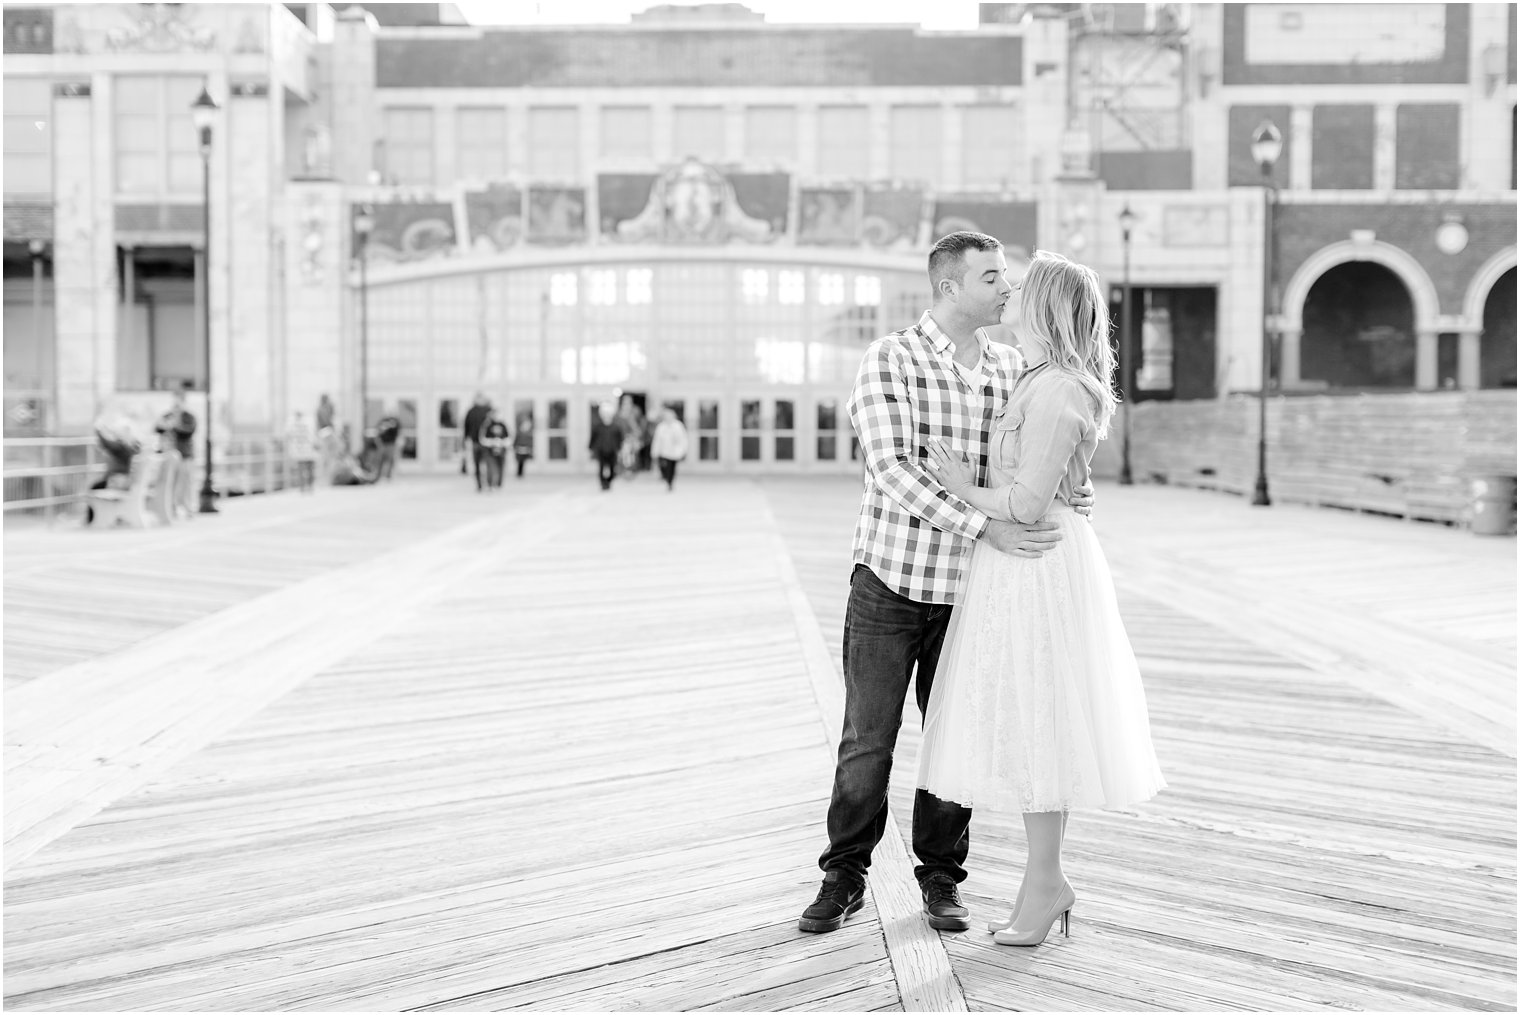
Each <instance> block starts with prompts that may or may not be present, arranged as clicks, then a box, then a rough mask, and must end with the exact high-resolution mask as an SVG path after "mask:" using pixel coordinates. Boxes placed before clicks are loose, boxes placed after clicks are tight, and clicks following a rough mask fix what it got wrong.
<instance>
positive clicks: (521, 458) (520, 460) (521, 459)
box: [517, 451, 533, 479]
mask: <svg viewBox="0 0 1520 1015" xmlns="http://www.w3.org/2000/svg"><path fill="white" fill-rule="evenodd" d="M532 457H533V456H532V455H531V454H527V455H525V454H523V453H522V452H521V451H519V452H517V478H518V479H522V470H523V466H524V465H526V464H527V461H528V459H530V458H532Z"/></svg>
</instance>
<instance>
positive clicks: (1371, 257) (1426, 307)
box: [1279, 240, 1441, 332]
mask: <svg viewBox="0 0 1520 1015" xmlns="http://www.w3.org/2000/svg"><path fill="white" fill-rule="evenodd" d="M1352 261H1372V262H1374V263H1377V264H1381V265H1382V266H1383V267H1385V268H1387V269H1388V270H1389V271H1391V272H1393V273H1394V274H1395V275H1397V276H1398V277H1399V280H1400V281H1402V282H1403V283H1404V287H1405V288H1406V289H1408V290H1409V297H1410V300H1411V302H1412V303H1413V304H1414V327H1415V330H1416V331H1417V332H1418V331H1434V330H1437V327H1438V324H1437V321H1438V318H1440V316H1441V299H1440V296H1439V294H1438V293H1437V292H1436V284H1435V283H1434V282H1432V281H1431V280H1430V276H1429V275H1428V274H1426V273H1425V267H1424V266H1423V265H1422V264H1420V262H1419V261H1417V260H1415V259H1414V256H1413V255H1411V254H1410V253H1408V252H1407V251H1404V250H1401V249H1399V248H1398V247H1395V246H1394V245H1393V244H1391V243H1384V242H1382V241H1381V240H1373V241H1371V242H1366V243H1363V242H1355V241H1352V240H1342V241H1341V242H1339V243H1332V244H1330V245H1329V246H1328V247H1321V248H1320V249H1319V250H1316V251H1315V252H1314V253H1313V254H1310V255H1309V256H1308V257H1307V258H1306V259H1305V260H1304V263H1303V264H1301V265H1299V266H1298V270H1297V271H1296V272H1294V273H1293V277H1292V278H1291V279H1290V280H1289V281H1288V284H1287V286H1286V287H1285V288H1284V289H1283V295H1282V307H1281V313H1280V314H1279V319H1280V321H1281V324H1282V327H1283V329H1284V330H1287V331H1302V330H1303V327H1304V304H1305V303H1306V302H1308V299H1309V290H1311V289H1313V288H1314V283H1316V282H1318V281H1319V280H1320V277H1321V276H1323V275H1324V274H1325V272H1327V271H1329V270H1330V269H1331V268H1335V267H1338V266H1339V265H1342V264H1347V263H1350V262H1352Z"/></svg>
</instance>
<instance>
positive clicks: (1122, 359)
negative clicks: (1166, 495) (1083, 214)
mask: <svg viewBox="0 0 1520 1015" xmlns="http://www.w3.org/2000/svg"><path fill="white" fill-rule="evenodd" d="M1134 228H1135V213H1134V212H1132V211H1130V209H1129V204H1128V203H1126V204H1125V205H1124V210H1123V211H1121V212H1120V213H1119V229H1120V230H1121V231H1122V233H1123V236H1124V288H1123V290H1122V294H1123V295H1122V296H1121V297H1120V302H1119V387H1120V388H1121V389H1122V390H1123V393H1124V419H1123V425H1122V439H1121V440H1120V456H1121V457H1120V465H1119V485H1120V486H1130V485H1132V484H1133V483H1134V482H1135V477H1134V476H1133V474H1131V472H1130V466H1129V417H1130V414H1131V413H1133V412H1134V411H1135V396H1134V387H1135V369H1134V362H1135V353H1134V339H1133V338H1132V337H1131V335H1130V331H1131V329H1130V309H1129V299H1130V297H1129V293H1130V287H1129V238H1130V233H1131V232H1132V231H1133V230H1134Z"/></svg>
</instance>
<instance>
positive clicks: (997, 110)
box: [961, 105, 1020, 187]
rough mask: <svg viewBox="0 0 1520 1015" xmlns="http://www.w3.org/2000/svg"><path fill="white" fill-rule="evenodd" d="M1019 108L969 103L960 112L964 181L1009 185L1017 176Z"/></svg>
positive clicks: (1001, 185) (993, 185)
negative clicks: (1015, 142) (1016, 148)
mask: <svg viewBox="0 0 1520 1015" xmlns="http://www.w3.org/2000/svg"><path fill="white" fill-rule="evenodd" d="M1019 126H1020V125H1019V121H1018V110H1017V107H1015V106H1011V105H1001V106H967V107H966V108H965V109H963V110H962V111H961V182H962V183H964V184H966V185H967V186H968V187H988V186H992V187H1006V186H1008V184H1009V182H1010V181H1011V180H1012V179H1013V177H1014V157H1015V151H1014V139H1015V138H1017V137H1019V136H1020V131H1019Z"/></svg>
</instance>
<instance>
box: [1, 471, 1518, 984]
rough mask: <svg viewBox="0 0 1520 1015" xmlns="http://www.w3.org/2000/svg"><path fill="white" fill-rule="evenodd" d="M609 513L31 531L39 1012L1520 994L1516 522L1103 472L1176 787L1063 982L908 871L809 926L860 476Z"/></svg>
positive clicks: (505, 506)
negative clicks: (1253, 497) (920, 901)
mask: <svg viewBox="0 0 1520 1015" xmlns="http://www.w3.org/2000/svg"><path fill="white" fill-rule="evenodd" d="M592 487H593V484H592V483H591V481H590V480H589V479H586V480H577V481H575V482H569V481H556V480H543V479H538V480H530V481H527V482H524V483H522V484H516V485H509V487H508V489H507V490H506V491H504V493H503V494H501V495H499V496H497V497H495V498H484V497H480V498H477V497H475V496H474V495H473V494H472V493H468V492H467V491H466V490H464V489H463V488H461V487H460V486H459V484H456V483H453V482H452V481H445V480H443V479H442V478H437V479H414V480H410V481H407V482H403V483H399V484H397V485H396V486H395V487H393V488H390V489H366V490H359V491H327V490H324V491H322V492H321V496H319V497H316V498H308V499H307V500H306V501H304V502H302V501H301V500H299V499H297V498H282V497H272V498H268V499H266V500H264V501H262V502H253V501H250V502H247V503H236V502H235V503H233V504H230V505H228V510H227V512H226V513H225V514H224V515H223V516H221V517H219V518H216V519H197V520H196V522H195V523H193V524H192V525H190V526H186V527H183V528H182V529H175V530H168V531H165V532H160V533H126V532H116V533H93V532H67V531H55V532H50V533H37V534H35V538H31V539H24V536H25V532H24V531H23V530H15V529H12V528H8V530H7V533H6V551H7V553H6V560H5V568H6V589H5V597H6V622H5V641H6V663H5V665H6V679H7V703H6V705H7V707H6V736H7V739H6V779H7V783H6V790H7V792H6V805H5V806H6V857H5V865H6V879H5V926H6V950H5V997H6V1004H7V1005H8V1006H9V1007H11V1008H17V1009H21V1008H27V1009H59V1008H74V1009H78V1008H95V1009H115V1010H121V1009H206V1010H228V1009H293V1008H307V1007H309V1008H321V1009H363V1010H375V1009H382V1010H383V1009H400V1008H416V1007H428V1006H432V1007H456V1008H466V1009H488V1008H508V1007H537V1008H545V1009H592V1010H594V1009H612V1010H626V1009H634V1008H638V1009H645V1010H660V1009H694V1008H700V1007H713V1008H733V1009H739V1008H744V1009H754V1010H772V1009H783V1008H802V1009H806V1008H813V1009H830V1010H865V1009H892V1008H901V1007H902V1006H903V1003H904V1001H905V1000H906V1001H907V1003H908V1005H909V1006H910V1007H912V1006H915V1005H920V1004H924V1003H925V999H926V998H937V999H938V1000H936V1001H935V1004H937V1005H944V1006H946V1007H957V1006H960V1005H964V1006H965V1007H969V1008H971V1009H972V1010H992V1009H998V1008H1009V1009H1048V1010H1086V1009H1113V1010H1138V1009H1151V1008H1160V1009H1219V1008H1289V1009H1305V1008H1329V1007H1333V1008H1343V1009H1344V1008H1365V1009H1382V1010H1431V1009H1489V1010H1505V1009H1513V1007H1514V1005H1515V980H1514V965H1515V893H1514V872H1515V834H1514V833H1515V781H1514V775H1515V766H1514V698H1513V695H1514V629H1513V618H1514V602H1515V599H1514V597H1515V582H1514V564H1515V559H1514V552H1515V551H1514V546H1515V544H1514V542H1513V540H1500V541H1489V542H1486V543H1485V542H1483V541H1481V540H1477V539H1475V538H1474V537H1471V536H1468V535H1466V534H1464V533H1459V532H1453V531H1449V530H1441V529H1435V528H1432V527H1427V526H1418V525H1406V524H1401V523H1395V522H1387V521H1383V520H1380V519H1369V518H1361V517H1346V516H1340V515H1334V514H1326V513H1316V512H1311V511H1305V510H1299V509H1291V508H1286V509H1282V510H1278V509H1275V508H1274V509H1273V510H1272V511H1270V512H1265V513H1263V512H1252V511H1250V510H1248V509H1247V508H1246V506H1245V505H1244V504H1243V503H1242V502H1241V501H1239V500H1235V499H1231V498H1224V497H1217V496H1213V495H1209V494H1198V493H1185V492H1179V491H1170V490H1155V489H1145V488H1136V489H1133V490H1123V491H1121V490H1118V489H1112V490H1111V489H1104V490H1101V491H1100V495H1099V516H1098V520H1097V524H1098V526H1099V531H1100V534H1101V535H1102V538H1103V539H1104V543H1105V546H1106V547H1107V548H1108V550H1109V553H1110V556H1111V559H1112V561H1113V564H1114V569H1115V573H1116V577H1117V578H1118V581H1119V585H1120V592H1121V597H1122V605H1123V608H1124V611H1125V616H1126V620H1127V622H1128V624H1129V627H1130V631H1131V634H1132V637H1133V639H1134V641H1135V644H1136V649H1137V652H1138V653H1139V654H1140V656H1141V661H1142V667H1143V669H1144V671H1145V676H1146V681H1147V691H1148V694H1149V696H1150V699H1151V706H1152V714H1153V719H1154V724H1155V732H1156V739H1157V747H1158V752H1159V753H1160V755H1161V759H1162V764H1163V767H1164V768H1165V770H1166V772H1167V775H1168V778H1169V781H1170V783H1171V788H1170V789H1169V790H1168V792H1167V793H1165V794H1163V796H1162V797H1160V798H1159V799H1158V800H1157V801H1155V802H1154V803H1152V804H1149V805H1146V806H1145V807H1142V808H1137V809H1135V810H1134V811H1132V812H1114V813H1104V814H1101V815H1079V816H1078V817H1077V818H1076V819H1074V821H1073V824H1072V833H1071V836H1070V839H1069V870H1070V873H1071V876H1072V878H1073V880H1074V882H1075V883H1076V884H1077V891H1078V895H1079V898H1080V900H1081V901H1080V902H1079V906H1078V909H1077V911H1076V915H1075V920H1074V931H1073V937H1072V938H1071V939H1069V940H1061V941H1058V942H1053V943H1052V944H1050V945H1047V946H1045V947H1042V948H1040V949H1036V950H1033V951H1027V952H1026V951H1014V950H1010V949H999V948H996V947H994V946H992V945H991V942H990V938H988V937H987V936H986V935H985V934H982V933H980V932H977V931H973V932H971V933H968V934H959V935H953V934H946V935H943V936H942V937H940V936H936V935H933V934H932V932H928V931H927V930H925V929H924V928H923V927H922V926H921V923H920V922H919V921H918V920H917V918H916V914H914V913H913V912H912V911H911V906H912V904H913V902H912V898H911V893H910V892H907V891H903V890H900V889H903V888H905V887H906V886H904V885H901V884H897V885H896V887H897V889H899V890H897V891H892V890H890V889H891V888H892V885H889V884H888V882H891V881H894V880H895V881H896V882H901V881H902V880H903V879H905V878H906V877H907V875H906V872H905V870H904V869H903V864H902V863H900V862H897V861H895V860H893V858H891V857H885V858H884V855H883V851H878V859H877V867H876V877H875V879H874V880H875V881H876V882H877V883H876V884H875V885H873V893H874V895H875V903H873V904H872V905H868V907H867V909H866V910H865V911H863V912H862V913H861V914H860V915H859V916H857V917H855V918H853V919H852V920H851V922H850V923H849V924H848V925H847V927H846V928H845V930H843V931H841V932H838V933H836V934H831V935H823V936H819V937H813V936H804V935H800V934H798V933H797V932H796V929H795V919H796V914H797V912H798V911H799V910H800V908H801V906H802V905H803V904H805V903H806V902H807V901H808V899H809V898H811V893H812V891H813V889H814V887H815V885H816V879H817V874H818V872H817V869H816V867H815V866H814V860H815V858H816V856H817V854H818V852H819V851H820V850H821V848H822V846H823V831H822V824H823V812H824V808H825V807H826V803H827V793H828V784H829V778H830V773H831V769H832V747H833V742H834V739H835V737H836V736H837V728H836V723H837V719H836V718H834V717H833V716H832V715H831V711H832V710H836V709H837V701H833V700H832V699H831V694H836V695H837V687H836V689H835V690H834V691H832V692H831V690H830V682H831V681H833V680H835V679H837V678H836V677H835V676H834V674H833V672H832V671H833V669H834V668H836V667H837V656H838V636H839V631H840V626H841V624H842V614H843V605H844V593H845V582H846V578H847V575H848V553H849V534H850V528H851V525H852V523H853V511H854V507H855V502H856V500H857V496H858V494H857V491H856V488H855V487H854V485H853V484H852V483H849V482H847V481H843V480H838V479H831V478H820V479H809V480H774V481H772V480H766V481H758V482H751V481H744V480H720V479H711V480H709V479H703V478H700V477H699V478H695V479H690V480H687V481H685V482H683V484H682V485H681V487H680V489H678V491H677V492H676V493H675V494H674V495H667V494H666V493H665V492H664V491H663V489H661V488H659V487H657V486H656V485H655V484H653V483H644V482H642V481H641V482H637V483H633V484H628V485H624V486H621V487H619V488H618V489H616V490H615V491H614V492H613V493H611V494H608V495H603V494H600V493H598V492H597V491H595V490H594V489H593V488H592ZM916 746H917V738H916V722H914V721H910V722H907V723H905V725H904V740H903V745H902V747H901V749H900V752H899V760H898V764H897V771H898V773H899V779H898V783H899V784H898V785H897V786H896V787H894V807H895V809H896V811H897V813H898V814H900V815H906V814H907V813H908V808H907V807H906V801H907V792H906V791H907V787H908V785H909V783H910V781H911V780H910V778H909V776H910V775H911V772H912V771H913V766H914V763H915V759H914V755H915V752H916ZM1016 826H1017V822H1016V820H1015V821H1009V820H1007V819H1005V818H998V817H994V816H980V817H979V818H978V820H977V822H976V824H975V826H974V830H973V839H974V841H973V856H972V866H973V875H972V878H971V880H970V881H968V882H967V886H966V887H967V889H968V897H969V899H970V902H971V905H972V906H973V916H974V922H975V923H976V924H977V925H979V923H980V922H981V921H982V920H984V919H985V918H987V917H990V916H993V915H996V914H997V909H998V907H999V906H1000V905H1003V904H1005V902H1006V900H1007V899H1009V898H1011V896H1012V894H1013V889H1014V887H1015V886H1016V884H1017V879H1018V873H1019V869H1020V864H1021V863H1022V855H1021V854H1022V833H1021V832H1019V831H1018V830H1017V827H1016ZM902 832H903V834H904V835H906V833H907V829H906V826H905V824H904V826H903V828H902ZM899 848H900V847H899ZM884 849H885V847H884ZM894 864H895V865H894ZM935 952H937V956H936V954H934V953H935ZM951 970H953V974H952V973H951V972H950V971H951ZM931 981H932V982H931Z"/></svg>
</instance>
